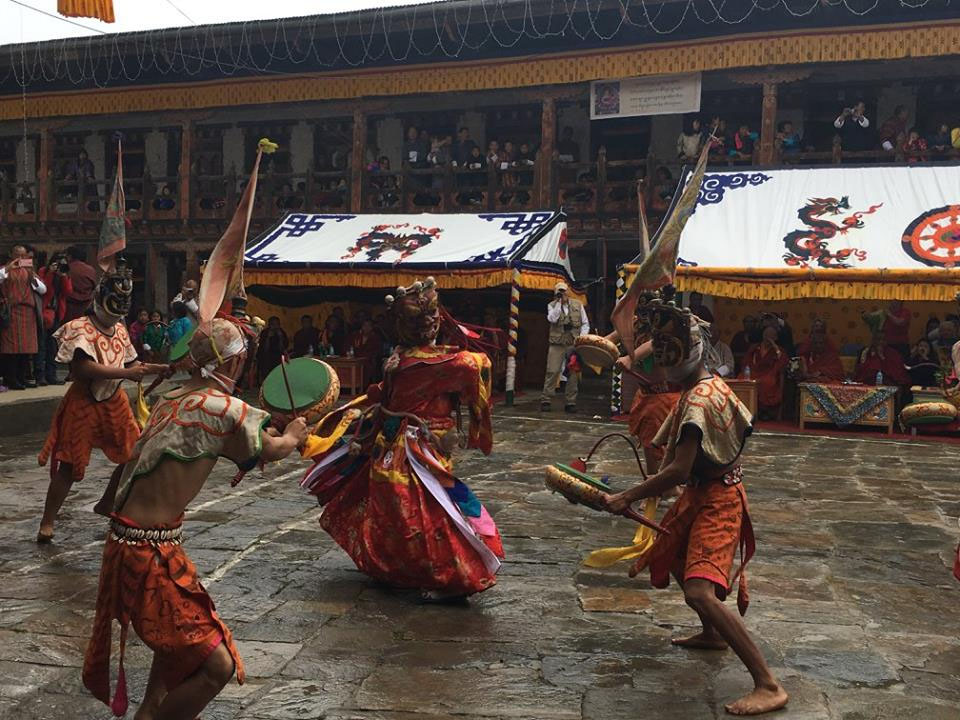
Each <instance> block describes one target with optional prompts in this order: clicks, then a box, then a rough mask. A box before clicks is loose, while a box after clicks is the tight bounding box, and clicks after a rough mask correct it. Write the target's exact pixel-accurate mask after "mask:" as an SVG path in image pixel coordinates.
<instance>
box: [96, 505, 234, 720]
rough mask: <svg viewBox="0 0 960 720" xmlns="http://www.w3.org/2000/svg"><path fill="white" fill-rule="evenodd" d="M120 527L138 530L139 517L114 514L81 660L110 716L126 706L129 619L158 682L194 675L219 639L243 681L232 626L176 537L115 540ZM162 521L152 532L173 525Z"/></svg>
mask: <svg viewBox="0 0 960 720" xmlns="http://www.w3.org/2000/svg"><path fill="white" fill-rule="evenodd" d="M115 528H117V529H118V530H119V532H121V533H122V532H124V531H129V530H131V529H132V530H140V529H141V528H139V526H137V524H136V523H134V522H132V521H130V520H127V519H126V518H121V517H119V516H117V515H114V520H113V522H112V523H111V530H110V534H109V535H108V537H107V544H106V546H105V547H104V549H103V564H102V566H101V568H100V590H99V592H98V595H97V612H96V618H95V619H94V622H93V634H92V636H91V638H90V643H89V644H88V645H87V653H86V657H85V658H84V662H83V684H84V685H85V686H86V688H87V689H88V690H89V691H90V692H91V693H92V694H93V696H94V697H96V698H97V699H98V700H101V701H102V702H104V703H106V704H108V705H110V706H111V709H112V710H113V712H114V714H115V715H118V716H120V715H123V713H124V712H126V705H127V688H126V677H125V673H124V670H123V655H124V649H125V646H126V638H127V628H128V626H129V625H133V629H134V631H135V632H136V633H137V635H139V636H140V639H141V640H143V642H144V644H146V645H147V647H149V648H150V649H151V650H153V652H154V653H155V655H156V657H157V658H158V660H159V662H160V663H161V665H162V669H163V680H164V683H165V684H166V686H167V689H168V690H172V689H173V688H175V687H177V686H178V685H179V684H180V683H182V682H183V681H184V680H185V679H186V678H188V677H189V676H190V675H192V674H193V673H195V672H196V671H197V670H198V669H199V668H200V666H201V665H203V663H204V662H205V661H206V659H207V658H208V657H209V656H210V653H212V652H213V651H214V650H216V648H217V646H219V645H220V644H221V643H223V644H224V645H225V646H226V648H227V650H228V651H229V652H230V655H231V656H233V661H234V663H235V665H236V673H237V682H238V683H240V684H243V681H244V672H243V661H242V660H241V659H240V653H239V652H238V651H237V646H236V645H235V644H234V642H233V636H232V635H231V634H230V630H229V629H227V627H226V625H224V624H223V622H222V621H221V620H220V618H219V617H218V616H217V613H216V609H215V608H214V605H213V600H211V599H210V596H209V595H207V592H206V590H204V588H203V586H202V585H201V584H200V580H199V579H198V577H197V569H196V567H195V566H194V564H193V563H192V562H191V561H190V558H188V557H187V554H186V553H185V552H184V550H183V547H182V546H181V545H180V543H179V540H178V541H174V542H169V541H163V540H160V541H148V540H131V539H129V538H124V539H119V538H118V536H117V535H116V532H117V530H115ZM178 528H179V523H178V524H177V525H175V526H172V527H171V526H162V527H158V528H151V530H157V531H163V530H171V529H173V530H176V529H178ZM114 620H116V621H117V622H119V623H120V660H119V674H118V675H117V688H116V694H115V696H114V698H113V701H112V702H111V700H110V651H111V639H110V635H111V630H112V625H113V621H114Z"/></svg>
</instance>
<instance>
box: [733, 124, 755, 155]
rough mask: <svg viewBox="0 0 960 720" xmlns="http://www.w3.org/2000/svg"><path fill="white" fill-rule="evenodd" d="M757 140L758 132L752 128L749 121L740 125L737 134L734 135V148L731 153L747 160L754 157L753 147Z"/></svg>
mask: <svg viewBox="0 0 960 720" xmlns="http://www.w3.org/2000/svg"><path fill="white" fill-rule="evenodd" d="M756 142H757V134H756V133H755V132H753V131H752V130H751V129H750V126H749V125H748V124H747V123H743V124H742V125H740V129H739V130H737V134H736V135H734V136H733V149H732V150H731V151H730V154H731V155H733V156H734V157H738V158H743V159H745V160H751V159H753V148H754V145H755V144H756Z"/></svg>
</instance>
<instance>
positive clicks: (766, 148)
mask: <svg viewBox="0 0 960 720" xmlns="http://www.w3.org/2000/svg"><path fill="white" fill-rule="evenodd" d="M776 138H777V83H775V82H769V81H768V82H764V83H763V115H762V118H761V120H760V154H759V162H760V164H761V165H770V164H772V163H773V160H774V156H775V154H776V147H775V143H776Z"/></svg>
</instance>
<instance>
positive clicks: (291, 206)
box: [276, 183, 303, 210]
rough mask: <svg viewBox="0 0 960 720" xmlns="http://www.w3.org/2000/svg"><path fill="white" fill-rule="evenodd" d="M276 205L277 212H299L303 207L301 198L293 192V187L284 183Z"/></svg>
mask: <svg viewBox="0 0 960 720" xmlns="http://www.w3.org/2000/svg"><path fill="white" fill-rule="evenodd" d="M276 205H277V208H278V209H279V210H299V209H300V208H302V207H303V198H302V197H300V196H298V195H297V194H296V193H294V192H293V185H291V184H290V183H284V184H283V188H282V189H281V190H280V197H278V198H277V202H276Z"/></svg>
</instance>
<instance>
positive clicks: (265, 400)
mask: <svg viewBox="0 0 960 720" xmlns="http://www.w3.org/2000/svg"><path fill="white" fill-rule="evenodd" d="M286 372H287V381H288V382H289V384H290V392H289V393H288V392H287V383H286V382H284V378H283V368H282V367H281V366H280V365H278V366H277V367H275V368H274V369H273V370H271V371H270V374H269V375H267V377H266V379H265V380H264V381H263V385H262V387H261V388H260V404H261V405H262V406H263V407H264V409H266V410H269V411H270V412H271V413H274V414H275V415H279V416H281V417H292V416H293V414H294V412H296V413H297V414H299V415H301V416H303V417H304V418H305V419H306V420H307V422H308V423H309V422H316V421H317V420H319V419H320V418H321V417H323V415H325V414H326V413H327V412H328V411H329V410H330V408H332V407H333V405H334V404H335V403H336V402H337V400H338V399H339V397H340V378H339V377H337V373H336V372H335V371H334V369H333V368H332V367H330V366H329V365H327V363H325V362H323V361H322V360H317V359H316V358H310V357H302V358H294V359H293V360H291V361H290V362H288V363H287V364H286ZM290 395H292V396H293V407H290Z"/></svg>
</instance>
